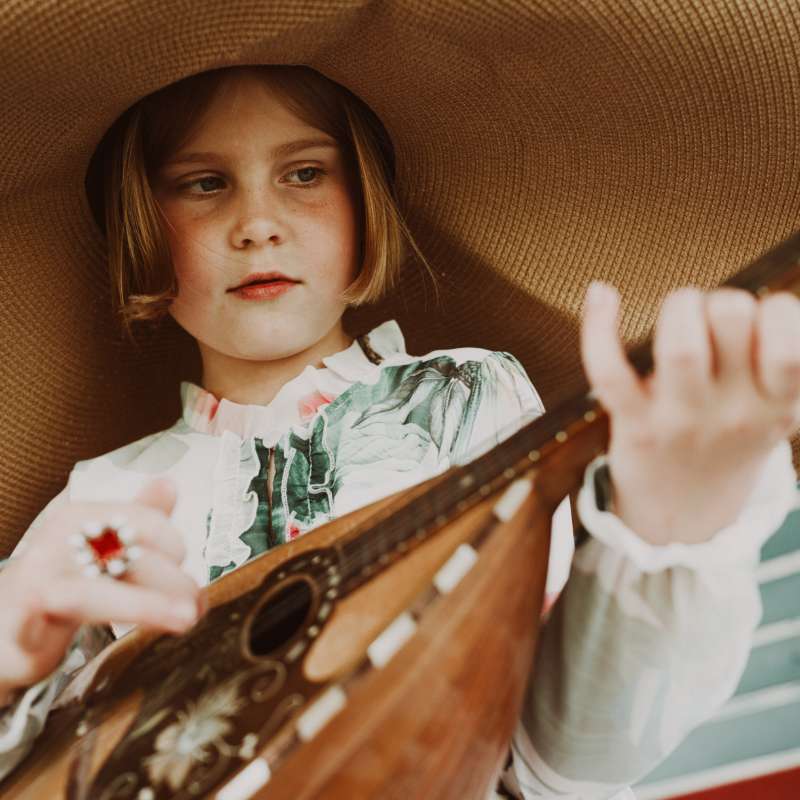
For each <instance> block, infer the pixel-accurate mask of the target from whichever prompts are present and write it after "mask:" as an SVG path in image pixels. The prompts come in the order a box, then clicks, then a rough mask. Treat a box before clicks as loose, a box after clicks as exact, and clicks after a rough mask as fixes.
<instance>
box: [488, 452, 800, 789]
mask: <svg viewBox="0 0 800 800" xmlns="http://www.w3.org/2000/svg"><path fill="white" fill-rule="evenodd" d="M606 473H607V465H606V460H605V457H604V456H601V457H599V458H598V459H596V460H595V461H593V462H592V463H591V464H590V465H589V466H588V468H587V470H586V472H585V476H584V483H583V486H582V488H581V490H580V494H579V496H578V514H579V517H580V519H581V522H582V525H583V526H585V527H586V528H587V529H588V531H589V533H590V534H591V538H589V539H587V541H586V543H585V544H584V545H582V546H581V547H579V549H578V552H577V554H576V556H575V558H574V560H573V564H572V570H571V574H570V577H569V581H568V582H567V585H566V588H565V590H564V591H563V593H562V594H561V596H560V597H559V599H558V601H557V603H556V604H555V606H554V608H553V611H552V615H551V617H550V619H549V620H548V621H547V624H546V625H545V626H543V628H542V631H541V634H540V640H539V646H538V651H537V655H536V662H535V669H534V672H533V679H532V680H531V682H530V683H529V686H528V688H527V691H526V696H525V702H524V706H523V711H522V715H521V718H520V721H519V723H518V725H517V728H516V731H515V733H514V737H513V742H512V753H513V762H512V766H511V767H510V768H509V770H508V771H507V773H506V775H505V776H504V781H505V782H506V783H507V785H508V786H509V787H510V788H511V789H512V791H514V792H515V793H516V794H517V795H518V796H519V797H523V798H525V799H526V800H531V799H532V798H545V797H546V798H567V797H576V796H578V797H581V798H622V797H629V796H631V795H629V794H626V792H627V791H628V790H627V789H626V788H625V787H627V786H629V785H630V784H632V783H634V782H636V781H637V780H639V779H640V778H642V777H643V776H644V775H646V774H647V773H648V772H650V771H651V770H652V769H653V768H654V767H655V766H656V765H657V764H658V763H660V762H661V761H662V760H663V759H664V758H666V757H667V756H668V755H669V753H670V752H671V751H672V750H674V748H675V747H677V745H678V744H679V743H680V742H681V741H682V740H683V739H684V738H685V737H686V736H687V735H688V734H689V732H690V731H691V730H692V729H693V728H695V727H696V726H697V725H698V724H700V723H701V722H703V721H704V720H706V719H708V718H709V717H710V716H711V715H712V714H713V713H714V712H715V711H716V710H717V709H719V707H720V706H721V705H722V704H723V703H724V702H725V701H726V700H727V699H728V698H729V697H730V696H731V695H732V694H733V692H734V691H735V688H736V686H737V684H738V682H739V680H740V678H741V675H742V672H743V671H744V667H745V664H746V661H747V657H748V653H749V650H750V646H751V640H752V634H753V632H754V630H755V628H756V626H757V625H758V621H759V619H760V617H761V613H762V608H761V601H760V596H759V592H758V585H757V579H756V575H755V567H756V566H757V564H758V558H759V550H760V548H761V546H762V545H763V543H764V542H765V541H766V539H767V538H769V536H770V535H771V534H772V533H773V532H774V531H775V530H777V528H778V527H779V526H780V524H781V523H782V521H783V519H784V518H785V517H786V515H787V514H788V513H789V511H791V510H792V508H793V507H795V505H796V504H797V496H798V495H797V488H796V481H797V477H796V475H795V472H794V468H793V466H792V459H791V448H790V446H789V443H788V442H782V443H781V444H780V445H779V446H777V447H776V448H775V450H774V451H773V452H772V453H771V454H770V456H769V458H768V459H767V461H766V462H765V465H764V467H763V471H762V473H761V475H760V479H759V482H758V484H757V485H756V486H755V488H754V490H753V491H752V493H751V495H750V496H749V498H748V499H747V502H746V503H745V506H744V507H743V509H742V511H741V512H740V515H739V517H738V518H737V519H736V520H735V521H734V522H733V523H732V524H731V525H729V526H728V527H726V528H724V529H722V530H720V531H718V532H717V533H716V534H715V536H714V537H712V539H710V540H709V541H707V542H703V543H700V544H692V545H683V544H668V545H663V546H658V545H652V544H649V543H647V542H645V541H644V540H642V539H641V538H640V537H638V536H637V535H636V534H635V533H634V532H633V531H631V530H630V529H628V528H626V527H625V525H624V524H623V523H622V521H621V520H620V519H619V518H618V517H616V516H615V515H614V514H612V513H610V512H609V511H606V510H605V506H604V503H603V499H602V498H603V492H602V487H603V486H604V485H608V476H607V474H606Z"/></svg>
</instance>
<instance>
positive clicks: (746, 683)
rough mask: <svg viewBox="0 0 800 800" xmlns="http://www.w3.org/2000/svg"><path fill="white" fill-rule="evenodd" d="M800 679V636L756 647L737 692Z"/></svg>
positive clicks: (745, 691)
mask: <svg viewBox="0 0 800 800" xmlns="http://www.w3.org/2000/svg"><path fill="white" fill-rule="evenodd" d="M798 679H800V636H795V637H792V638H791V639H785V640H783V641H780V642H773V643H772V644H765V645H762V646H761V647H756V648H755V649H753V650H752V651H751V653H750V659H749V660H748V662H747V668H746V669H745V671H744V675H742V679H741V681H739V686H738V687H737V689H736V694H737V695H741V694H746V693H747V692H755V691H758V690H759V689H767V688H769V687H770V686H778V685H779V684H781V683H788V682H790V681H796V680H798Z"/></svg>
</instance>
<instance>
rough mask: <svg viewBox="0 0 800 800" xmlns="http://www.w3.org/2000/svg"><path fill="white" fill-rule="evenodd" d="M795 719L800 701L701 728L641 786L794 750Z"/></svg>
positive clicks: (799, 729)
mask: <svg viewBox="0 0 800 800" xmlns="http://www.w3.org/2000/svg"><path fill="white" fill-rule="evenodd" d="M799 719H800V701H798V702H796V703H790V704H789V705H786V706H782V707H778V708H770V709H767V710H766V711H761V712H759V713H757V714H749V715H747V716H746V717H732V718H730V719H726V720H721V721H719V722H715V723H709V724H706V725H703V726H702V727H700V728H698V729H697V730H695V731H694V732H693V733H691V734H690V735H689V737H688V738H687V739H686V740H685V741H684V742H683V744H681V745H680V746H679V747H678V749H677V750H675V751H674V752H673V754H672V755H671V756H670V757H669V758H668V759H667V760H666V761H665V762H664V763H662V764H661V766H659V767H656V769H654V770H653V771H652V772H651V773H650V774H649V775H648V776H647V777H646V778H645V779H644V781H642V783H652V782H654V781H660V780H665V779H666V778H675V777H677V776H679V775H688V774H691V773H693V772H701V771H703V770H707V769H713V768H714V767H721V766H724V765H726V764H735V763H736V762H738V761H746V760H747V759H750V758H757V757H758V756H766V755H770V754H772V753H780V752H782V751H787V750H793V749H796V748H798V747H800V724H798V720H799ZM754 800H755V798H754Z"/></svg>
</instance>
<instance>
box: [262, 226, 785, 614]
mask: <svg viewBox="0 0 800 800" xmlns="http://www.w3.org/2000/svg"><path fill="white" fill-rule="evenodd" d="M792 267H794V270H793V269H792ZM795 272H796V273H800V231H798V232H797V233H795V234H793V235H792V236H790V237H788V238H787V239H785V240H784V241H782V242H780V243H779V244H778V245H776V246H775V247H774V248H772V249H771V250H769V251H768V252H766V253H765V254H763V255H762V256H760V257H759V258H757V259H756V260H754V261H753V262H751V263H750V264H749V265H748V266H746V267H745V268H744V269H743V270H741V271H740V272H738V273H737V274H735V275H734V276H732V277H731V278H729V279H728V280H726V281H725V282H724V283H723V284H722V285H723V286H729V287H735V288H739V289H744V290H746V291H749V292H751V293H753V294H761V292H762V291H763V290H764V289H769V288H771V287H772V286H773V285H774V284H776V283H778V282H779V281H780V280H781V279H782V278H783V279H787V280H788V279H792V278H794V277H800V275H798V276H796V275H795V274H794V273H795ZM628 357H629V359H630V361H631V363H632V365H633V366H634V368H635V369H636V370H637V372H638V373H639V374H640V375H645V374H647V373H648V372H649V371H650V370H651V369H652V365H653V360H652V338H648V339H647V340H645V341H644V342H642V343H641V344H639V345H637V346H635V347H633V348H631V349H630V350H629V351H628ZM587 388H588V386H587V385H586V383H585V382H584V383H583V384H582V387H581V389H582V392H583V393H582V394H580V395H579V396H577V397H575V396H573V397H571V398H570V399H568V400H567V401H565V402H564V403H562V404H561V405H560V406H558V407H557V408H555V409H553V410H552V411H550V412H547V413H545V414H543V415H542V416H540V417H538V418H536V419H535V420H534V421H533V422H530V423H528V424H527V425H525V426H524V427H522V428H521V429H519V430H518V431H517V432H516V433H514V434H512V435H511V436H510V437H509V438H507V439H506V440H504V441H502V442H501V443H499V444H498V445H497V446H495V447H494V448H492V449H491V450H489V451H488V452H486V453H484V454H483V455H482V456H480V457H478V458H477V459H475V460H474V461H472V462H469V463H468V464H465V465H462V466H461V468H460V469H456V470H454V471H453V474H452V476H450V477H449V478H446V479H444V480H442V482H441V483H439V484H437V485H436V486H434V487H433V488H432V489H431V490H429V491H428V492H425V493H423V494H422V495H418V496H417V497H415V498H412V499H410V500H409V502H408V504H407V505H406V506H403V507H402V508H401V509H397V510H395V511H393V512H384V514H385V515H381V516H379V517H378V518H377V519H375V520H373V521H371V522H370V521H368V522H367V524H368V525H369V527H368V528H367V529H366V530H365V531H363V532H362V533H360V534H358V535H357V536H355V537H353V538H351V539H348V540H346V541H344V542H342V543H340V544H338V545H334V546H333V547H332V548H331V549H333V550H335V551H338V553H339V556H340V558H339V569H340V570H341V571H342V573H343V577H344V579H345V581H346V582H351V583H352V584H353V585H351V586H350V589H349V590H350V591H352V590H353V589H355V588H357V587H358V586H359V585H360V584H361V583H362V582H363V581H362V580H360V579H359V578H361V577H365V576H362V575H359V573H362V572H363V570H364V569H365V568H367V567H371V568H372V571H371V572H370V573H369V577H370V578H374V577H375V576H376V575H377V574H379V573H380V572H381V571H383V569H384V568H387V567H389V566H390V565H391V564H392V561H391V560H390V561H388V562H387V563H386V564H385V565H380V566H378V567H377V568H375V562H376V561H377V560H379V559H380V558H381V556H383V555H386V554H389V553H390V552H391V551H392V550H394V549H396V548H397V546H398V545H399V544H400V543H401V542H405V541H408V540H410V539H413V538H414V537H415V534H416V532H417V531H418V530H420V529H423V530H426V534H425V536H424V538H423V540H422V541H424V540H426V539H428V538H430V537H431V536H432V535H433V534H434V533H435V532H436V530H438V529H440V528H441V527H443V526H444V525H446V524H447V523H448V522H449V521H450V519H451V515H452V512H453V509H454V508H456V507H457V506H458V504H459V502H461V501H467V502H468V503H469V507H470V508H471V507H472V506H473V505H474V504H476V503H477V502H480V499H482V498H481V497H480V488H481V487H482V486H484V485H490V484H492V483H493V482H494V481H496V480H497V478H498V477H499V476H501V475H503V474H504V472H505V471H506V470H508V469H513V467H514V466H515V465H518V464H519V463H520V462H522V461H523V460H524V459H525V458H526V457H527V455H528V453H529V452H530V451H531V450H539V451H541V450H544V449H545V447H546V446H547V445H549V444H552V446H556V443H555V442H553V440H554V438H555V436H556V434H557V433H559V432H561V431H564V430H565V429H566V428H567V427H569V426H570V425H571V424H573V423H574V422H576V421H578V420H580V419H581V417H583V415H584V414H585V413H586V412H587V411H591V410H595V409H597V408H598V405H597V403H596V402H595V401H594V400H593V399H592V397H591V395H590V394H589V393H588V392H587V391H586V390H587ZM587 424H590V423H587ZM543 459H544V456H543ZM517 474H518V473H516V472H515V475H514V476H512V477H510V478H507V480H506V482H507V483H510V482H511V480H513V478H514V477H516V476H517ZM465 478H469V480H468V483H466V484H465V482H464V481H465ZM501 485H502V484H501ZM498 490H499V487H498ZM470 501H474V502H470ZM420 506H422V509H421V511H422V513H420ZM465 510H466V509H465ZM459 513H461V512H460V511H459ZM303 605H305V603H304V602H303V601H302V600H300V599H299V598H296V597H292V596H291V595H290V596H288V597H286V598H285V599H283V600H281V601H280V602H278V603H276V604H275V606H270V607H269V608H270V612H271V619H274V618H276V617H277V619H278V620H282V619H285V618H286V617H288V616H289V615H290V614H291V613H293V612H294V611H296V610H298V609H299V608H301V607H302V606H303Z"/></svg>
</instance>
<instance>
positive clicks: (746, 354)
mask: <svg viewBox="0 0 800 800" xmlns="http://www.w3.org/2000/svg"><path fill="white" fill-rule="evenodd" d="M706 316H707V318H708V322H709V329H710V333H711V345H712V353H713V362H714V366H713V370H714V379H715V380H716V381H717V382H718V383H719V384H722V385H723V386H728V387H733V386H736V387H740V388H747V389H752V390H754V391H755V380H756V377H755V373H754V362H755V318H756V301H755V298H754V297H753V296H752V295H751V294H749V293H748V292H745V291H743V290H741V289H731V288H727V287H725V288H722V289H716V290H714V291H713V292H711V293H709V294H708V295H707V296H706Z"/></svg>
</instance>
